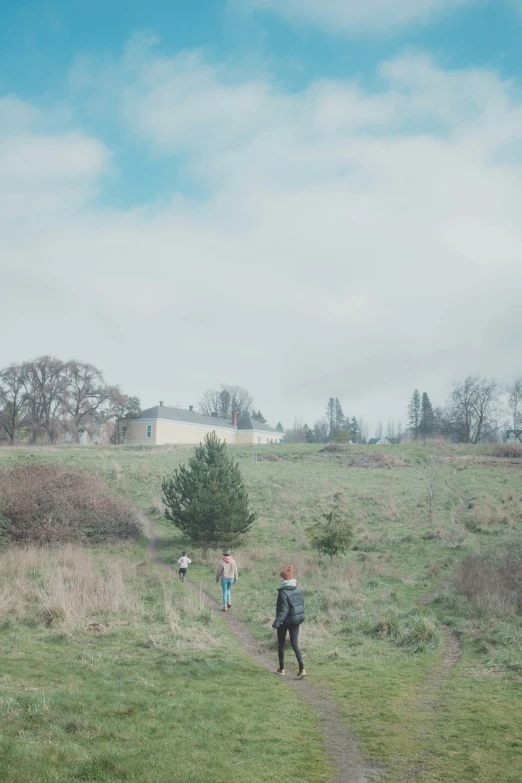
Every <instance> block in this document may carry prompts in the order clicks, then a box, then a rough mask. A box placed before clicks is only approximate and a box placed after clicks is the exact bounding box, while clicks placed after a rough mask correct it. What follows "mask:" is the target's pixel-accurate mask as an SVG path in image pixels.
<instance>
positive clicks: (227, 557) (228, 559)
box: [223, 555, 232, 563]
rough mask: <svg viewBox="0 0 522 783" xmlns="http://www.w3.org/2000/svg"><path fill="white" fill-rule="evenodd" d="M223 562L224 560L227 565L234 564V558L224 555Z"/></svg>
mask: <svg viewBox="0 0 522 783" xmlns="http://www.w3.org/2000/svg"><path fill="white" fill-rule="evenodd" d="M223 560H224V562H225V563H231V562H232V558H231V557H230V555H223Z"/></svg>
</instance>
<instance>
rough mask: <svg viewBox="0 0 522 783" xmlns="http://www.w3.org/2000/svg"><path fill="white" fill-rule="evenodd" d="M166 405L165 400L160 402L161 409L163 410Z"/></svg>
mask: <svg viewBox="0 0 522 783" xmlns="http://www.w3.org/2000/svg"><path fill="white" fill-rule="evenodd" d="M164 404H165V403H164V402H163V400H160V408H163V406H164Z"/></svg>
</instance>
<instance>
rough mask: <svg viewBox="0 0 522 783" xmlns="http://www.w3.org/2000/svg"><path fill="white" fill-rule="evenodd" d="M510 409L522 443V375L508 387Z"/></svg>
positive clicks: (516, 431) (517, 435)
mask: <svg viewBox="0 0 522 783" xmlns="http://www.w3.org/2000/svg"><path fill="white" fill-rule="evenodd" d="M507 392H508V394H509V398H508V407H509V413H510V415H511V422H512V424H513V430H514V432H515V437H516V438H517V439H518V440H519V441H520V442H521V443H522V375H521V376H519V377H518V378H515V380H514V381H513V383H512V384H511V385H510V386H508V387H507Z"/></svg>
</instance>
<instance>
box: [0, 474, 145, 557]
mask: <svg viewBox="0 0 522 783" xmlns="http://www.w3.org/2000/svg"><path fill="white" fill-rule="evenodd" d="M2 515H3V516H4V517H5V518H6V519H8V520H10V529H9V539H10V540H11V541H13V542H31V543H44V542H78V543H99V542H102V541H110V540H117V539H133V538H138V537H139V535H140V533H141V530H140V527H139V525H138V523H137V520H136V518H135V516H134V513H133V510H132V506H131V505H130V504H129V503H127V502H126V501H124V500H123V499H122V498H121V497H120V496H119V495H118V494H117V493H116V492H115V491H114V490H113V489H112V488H111V487H110V486H108V485H107V484H106V483H105V482H103V481H102V480H101V479H99V478H97V477H95V476H91V475H89V474H88V473H84V472H83V471H81V470H77V469H71V468H67V467H64V466H62V465H45V464H44V465H41V464H34V463H28V464H25V465H16V466H15V467H12V468H3V469H0V516H2Z"/></svg>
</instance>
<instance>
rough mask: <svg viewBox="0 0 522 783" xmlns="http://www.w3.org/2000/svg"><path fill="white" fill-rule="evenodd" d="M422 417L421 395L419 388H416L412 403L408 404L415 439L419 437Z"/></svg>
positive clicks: (409, 421)
mask: <svg viewBox="0 0 522 783" xmlns="http://www.w3.org/2000/svg"><path fill="white" fill-rule="evenodd" d="M420 417H421V396H420V392H419V390H418V389H415V390H414V392H413V394H412V395H411V400H410V404H409V405H408V423H409V425H410V432H411V434H412V437H413V440H417V438H418V437H419V424H420Z"/></svg>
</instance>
